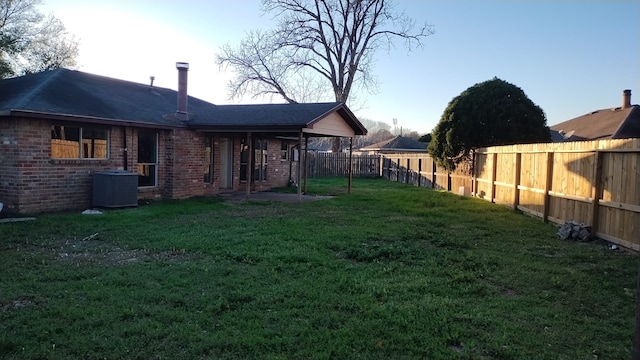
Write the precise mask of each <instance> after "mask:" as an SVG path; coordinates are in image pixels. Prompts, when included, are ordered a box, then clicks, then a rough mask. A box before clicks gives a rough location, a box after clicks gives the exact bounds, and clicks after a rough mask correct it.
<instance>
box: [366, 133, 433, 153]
mask: <svg viewBox="0 0 640 360" xmlns="http://www.w3.org/2000/svg"><path fill="white" fill-rule="evenodd" d="M428 145H429V144H428V143H424V142H421V141H417V140H413V139H411V138H407V137H402V136H396V137H393V138H391V139H388V140H384V141H380V142H378V143H375V144H372V145H368V146H365V147H362V148H360V151H383V152H384V151H387V152H390V151H396V152H410V151H417V152H426V151H427V146H428Z"/></svg>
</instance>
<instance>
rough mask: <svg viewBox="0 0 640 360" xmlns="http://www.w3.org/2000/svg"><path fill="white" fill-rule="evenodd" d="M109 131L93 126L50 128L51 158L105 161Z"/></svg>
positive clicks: (54, 126) (56, 126) (53, 126)
mask: <svg viewBox="0 0 640 360" xmlns="http://www.w3.org/2000/svg"><path fill="white" fill-rule="evenodd" d="M108 149H109V131H108V130H107V129H103V128H99V127H93V126H66V125H52V126H51V157H52V158H55V159H106V158H107V157H108Z"/></svg>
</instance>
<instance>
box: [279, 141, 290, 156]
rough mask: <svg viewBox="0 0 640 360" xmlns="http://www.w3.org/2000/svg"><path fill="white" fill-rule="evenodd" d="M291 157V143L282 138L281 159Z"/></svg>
mask: <svg viewBox="0 0 640 360" xmlns="http://www.w3.org/2000/svg"><path fill="white" fill-rule="evenodd" d="M288 158H289V143H288V142H286V141H284V140H282V142H281V143H280V160H287V159H288Z"/></svg>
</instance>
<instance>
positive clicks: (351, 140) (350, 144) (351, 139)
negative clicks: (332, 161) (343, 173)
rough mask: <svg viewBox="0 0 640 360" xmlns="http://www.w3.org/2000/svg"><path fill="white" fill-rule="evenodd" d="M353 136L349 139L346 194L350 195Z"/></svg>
mask: <svg viewBox="0 0 640 360" xmlns="http://www.w3.org/2000/svg"><path fill="white" fill-rule="evenodd" d="M352 161H353V136H352V137H350V138H349V189H348V190H347V194H351V178H352V177H353V169H352V168H353V165H352Z"/></svg>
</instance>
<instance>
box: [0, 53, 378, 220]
mask: <svg viewBox="0 0 640 360" xmlns="http://www.w3.org/2000/svg"><path fill="white" fill-rule="evenodd" d="M176 67H177V69H178V91H177V92H176V91H174V90H171V89H166V88H159V87H154V86H153V82H152V83H151V84H150V85H145V84H139V83H134V82H128V81H123V80H118V79H113V78H108V77H103V76H98V75H94V74H89V73H84V72H80V71H72V70H67V69H57V70H52V71H47V72H42V73H37V74H31V75H26V76H22V77H18V78H13V79H6V80H1V81H0V202H2V203H4V209H5V211H9V212H14V213H23V214H27V213H37V212H43V211H59V210H63V209H79V208H87V207H91V206H92V205H93V202H92V179H93V177H94V174H95V173H96V172H101V171H104V170H115V169H117V170H123V171H127V172H129V173H137V182H138V184H137V186H138V187H137V198H138V199H184V198H188V197H193V196H204V195H214V194H219V193H221V192H227V191H246V192H247V194H249V193H250V192H251V191H263V190H268V189H270V188H272V187H278V186H286V185H287V184H288V183H289V182H290V181H294V182H296V183H299V182H300V171H298V169H299V167H298V166H299V162H298V161H297V160H298V151H297V149H300V148H302V146H301V145H303V141H304V139H307V138H308V137H312V136H340V137H354V136H355V135H363V134H366V129H365V128H364V127H363V125H362V124H361V123H360V122H359V121H358V120H357V118H356V117H355V116H354V115H353V113H352V112H351V111H350V110H349V109H348V108H347V107H346V105H344V104H342V103H310V104H259V105H214V104H211V103H208V102H206V101H203V100H200V99H197V98H193V97H190V96H188V95H187V71H188V64H186V63H177V64H176Z"/></svg>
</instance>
